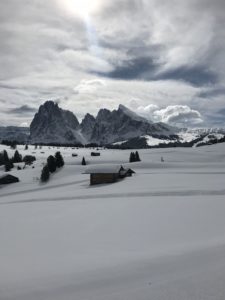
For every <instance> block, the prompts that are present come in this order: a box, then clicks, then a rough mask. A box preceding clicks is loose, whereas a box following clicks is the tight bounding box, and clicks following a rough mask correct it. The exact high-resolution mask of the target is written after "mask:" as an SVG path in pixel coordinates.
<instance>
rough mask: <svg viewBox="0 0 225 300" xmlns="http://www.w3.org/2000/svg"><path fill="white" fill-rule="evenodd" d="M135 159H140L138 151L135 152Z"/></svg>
mask: <svg viewBox="0 0 225 300" xmlns="http://www.w3.org/2000/svg"><path fill="white" fill-rule="evenodd" d="M135 161H141V159H140V156H139V153H138V151H136V152H135Z"/></svg>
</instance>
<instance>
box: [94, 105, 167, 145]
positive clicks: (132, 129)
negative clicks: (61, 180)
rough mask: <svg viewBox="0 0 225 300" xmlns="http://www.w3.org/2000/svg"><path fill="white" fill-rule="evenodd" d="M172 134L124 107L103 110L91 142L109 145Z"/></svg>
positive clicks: (97, 119) (164, 126)
mask: <svg viewBox="0 0 225 300" xmlns="http://www.w3.org/2000/svg"><path fill="white" fill-rule="evenodd" d="M156 133H157V134H160V135H162V134H166V135H169V134H172V132H170V128H169V127H167V126H166V125H165V124H160V123H158V124H153V123H151V122H150V121H148V120H146V119H145V118H142V117H140V116H138V115H137V114H135V113H134V112H132V111H130V110H129V109H128V108H126V107H125V106H123V105H120V106H119V109H118V110H114V111H112V112H111V111H109V110H107V109H101V110H100V111H99V113H98V115H97V118H96V123H95V125H94V128H93V133H92V136H91V141H92V142H95V143H100V144H108V143H113V142H117V141H121V140H126V139H130V138H134V137H138V136H141V135H145V134H156Z"/></svg>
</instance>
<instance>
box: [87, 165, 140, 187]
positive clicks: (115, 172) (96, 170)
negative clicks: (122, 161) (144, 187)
mask: <svg viewBox="0 0 225 300" xmlns="http://www.w3.org/2000/svg"><path fill="white" fill-rule="evenodd" d="M133 173H135V172H134V171H133V170H131V169H126V168H124V167H123V166H121V165H97V166H96V165H95V166H91V167H88V168H87V169H86V171H85V172H84V174H90V184H91V185H95V184H102V183H114V182H116V181H117V180H118V179H119V178H124V177H127V176H132V174H133Z"/></svg>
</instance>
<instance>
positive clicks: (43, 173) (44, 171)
mask: <svg viewBox="0 0 225 300" xmlns="http://www.w3.org/2000/svg"><path fill="white" fill-rule="evenodd" d="M49 177H50V173H49V168H48V165H45V166H44V167H43V169H42V171H41V182H46V181H48V180H49Z"/></svg>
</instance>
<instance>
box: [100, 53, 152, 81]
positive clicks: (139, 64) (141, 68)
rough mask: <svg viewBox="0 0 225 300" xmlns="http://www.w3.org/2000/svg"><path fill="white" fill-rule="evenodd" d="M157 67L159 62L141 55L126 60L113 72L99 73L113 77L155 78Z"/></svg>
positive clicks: (129, 78) (126, 78)
mask: <svg viewBox="0 0 225 300" xmlns="http://www.w3.org/2000/svg"><path fill="white" fill-rule="evenodd" d="M157 67H158V66H157V64H155V63H154V61H153V59H152V58H151V57H140V58H135V59H133V60H129V61H126V62H124V63H123V65H122V66H117V67H115V69H114V70H113V71H112V72H108V73H103V72H102V73H101V72H98V73H97V74H98V75H100V76H104V77H109V78H113V79H122V80H132V79H136V80H150V79H152V78H153V74H154V72H155V71H156V69H157Z"/></svg>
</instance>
